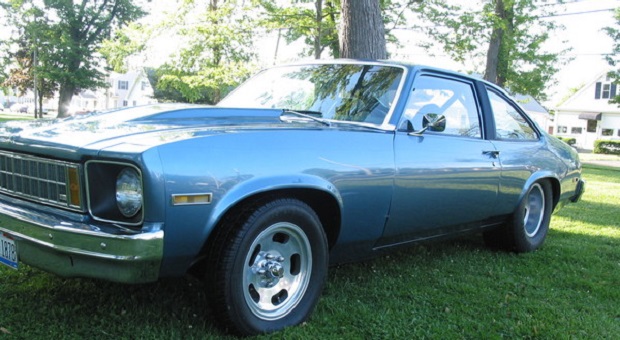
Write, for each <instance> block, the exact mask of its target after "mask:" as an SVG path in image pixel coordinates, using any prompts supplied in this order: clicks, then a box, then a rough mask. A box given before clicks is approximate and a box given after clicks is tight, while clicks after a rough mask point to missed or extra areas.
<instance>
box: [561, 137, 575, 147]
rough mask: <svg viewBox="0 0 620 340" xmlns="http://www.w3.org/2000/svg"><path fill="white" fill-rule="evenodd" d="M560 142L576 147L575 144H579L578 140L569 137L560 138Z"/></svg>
mask: <svg viewBox="0 0 620 340" xmlns="http://www.w3.org/2000/svg"><path fill="white" fill-rule="evenodd" d="M558 139H559V140H561V141H562V142H564V143H566V144H568V145H570V146H573V145H575V143H577V140H576V139H575V138H569V137H558Z"/></svg>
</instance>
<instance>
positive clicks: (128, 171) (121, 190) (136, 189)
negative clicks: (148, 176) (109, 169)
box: [116, 168, 142, 218]
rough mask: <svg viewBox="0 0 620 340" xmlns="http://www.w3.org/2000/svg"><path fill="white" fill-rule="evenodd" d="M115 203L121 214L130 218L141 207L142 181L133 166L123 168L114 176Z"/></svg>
mask: <svg viewBox="0 0 620 340" xmlns="http://www.w3.org/2000/svg"><path fill="white" fill-rule="evenodd" d="M116 205H117V206H118V210H120V212H121V214H123V216H125V217H127V218H130V217H133V216H135V215H136V214H137V213H138V211H140V209H142V181H141V180H140V174H138V172H137V171H136V170H135V169H133V168H125V169H123V171H121V172H120V173H119V174H118V177H117V178H116Z"/></svg>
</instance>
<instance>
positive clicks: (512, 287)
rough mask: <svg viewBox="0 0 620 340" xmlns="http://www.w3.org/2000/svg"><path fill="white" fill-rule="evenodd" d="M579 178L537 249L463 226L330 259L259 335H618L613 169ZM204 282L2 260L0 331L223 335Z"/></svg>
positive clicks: (618, 184) (618, 173)
mask: <svg viewBox="0 0 620 340" xmlns="http://www.w3.org/2000/svg"><path fill="white" fill-rule="evenodd" d="M585 177H586V179H587V181H588V187H587V192H586V194H585V195H584V197H583V200H582V201H581V202H580V203H578V204H573V205H569V206H567V207H565V208H564V209H563V210H562V211H560V212H559V213H558V214H556V215H554V217H553V219H552V221H551V228H552V229H551V231H550V234H549V236H548V238H547V241H546V243H545V246H544V247H543V248H542V249H540V250H539V251H537V252H535V253H531V254H525V255H516V254H512V253H504V252H497V251H491V250H488V249H487V248H485V247H484V246H483V244H482V241H481V237H479V236H476V235H473V236H470V237H466V238H461V239H458V240H453V241H447V242H441V243H439V242H437V243H431V244H426V245H422V246H416V247H412V248H409V249H407V250H404V251H400V252H395V253H390V254H388V255H385V256H382V257H380V258H377V259H375V260H372V261H367V262H363V263H358V264H351V265H346V266H342V267H335V268H331V270H330V274H329V279H328V282H327V286H326V289H325V291H324V293H323V297H322V298H321V301H320V302H319V305H318V307H317V310H316V311H315V313H314V314H313V316H312V318H311V319H310V320H309V321H308V322H307V323H305V324H303V325H301V326H299V327H293V328H290V329H286V330H284V331H283V332H280V333H276V334H274V335H271V336H264V337H259V338H269V337H275V338H287V339H289V338H293V339H301V338H308V339H311V338H312V339H314V338H318V337H321V338H331V339H350V338H354V339H370V338H372V339H378V338H384V339H392V338H437V339H454V338H468V339H472V338H473V339H478V338H484V339H499V338H542V339H558V338H561V339H572V338H575V339H613V338H618V335H619V334H620V307H619V305H620V218H619V216H620V170H618V169H605V168H600V167H596V168H594V167H588V168H586V169H585ZM203 288H204V287H203V285H202V284H201V283H200V282H199V281H196V280H194V279H191V278H183V279H169V280H163V281H161V282H158V283H155V284H147V285H134V286H128V285H120V284H114V283H108V282H103V281H96V280H89V279H63V278H59V277H56V276H53V275H50V274H46V273H44V272H41V271H39V270H37V269H33V268H30V267H27V266H25V265H22V266H21V267H20V270H19V271H15V270H12V269H10V268H0V338H1V337H4V338H7V339H10V338H19V339H21V338H28V339H43V338H46V339H48V338H49V339H57V338H63V339H84V338H95V337H96V338H99V339H107V338H114V339H122V338H126V339H181V338H182V339H204V338H227V336H226V335H225V334H223V333H221V332H220V331H219V330H218V329H216V328H215V326H214V324H213V323H212V322H211V321H210V319H211V316H210V315H209V311H208V309H207V308H206V305H207V301H206V300H205V295H204V293H203ZM3 333H4V336H3V335H2V334H3Z"/></svg>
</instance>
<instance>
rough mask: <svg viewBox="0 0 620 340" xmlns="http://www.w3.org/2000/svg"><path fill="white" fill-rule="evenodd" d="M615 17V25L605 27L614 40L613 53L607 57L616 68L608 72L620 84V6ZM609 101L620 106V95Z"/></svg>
mask: <svg viewBox="0 0 620 340" xmlns="http://www.w3.org/2000/svg"><path fill="white" fill-rule="evenodd" d="M614 19H615V20H616V24H615V26H613V27H605V28H604V30H605V32H607V35H609V37H611V39H613V41H614V43H613V50H612V53H611V54H609V55H607V56H606V58H605V59H606V60H607V62H608V63H609V65H610V66H611V67H613V68H614V70H612V71H610V72H609V73H608V75H609V77H610V78H611V79H613V82H614V83H616V84H620V8H616V10H615V11H614ZM609 102H610V103H614V104H618V106H620V95H617V96H615V97H614V98H612V99H611V100H610V101H609Z"/></svg>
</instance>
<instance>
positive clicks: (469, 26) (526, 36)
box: [417, 0, 566, 100]
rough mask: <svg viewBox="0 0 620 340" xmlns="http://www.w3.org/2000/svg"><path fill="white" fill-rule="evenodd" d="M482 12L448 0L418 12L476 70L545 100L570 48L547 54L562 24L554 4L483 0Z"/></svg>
mask: <svg viewBox="0 0 620 340" xmlns="http://www.w3.org/2000/svg"><path fill="white" fill-rule="evenodd" d="M479 4H480V7H477V8H481V9H480V10H477V9H473V8H475V7H473V6H471V4H470V5H468V6H467V7H465V6H463V5H457V4H446V2H445V1H439V0H428V1H424V2H422V3H421V4H420V5H419V7H418V8H417V11H418V12H419V13H420V15H421V16H422V17H423V18H424V19H425V20H427V21H428V22H429V23H431V25H430V26H428V27H427V28H426V32H427V33H428V35H429V36H430V37H431V38H432V40H433V42H432V43H427V44H426V47H428V48H430V47H431V46H432V45H433V44H434V43H435V42H438V43H440V44H441V45H442V47H443V50H444V52H445V53H447V54H448V55H450V57H451V58H452V59H454V60H456V61H459V62H462V63H465V64H466V65H467V67H468V68H469V69H470V71H472V72H479V73H484V77H485V79H486V80H489V81H491V82H494V83H496V84H498V85H500V86H503V87H506V88H508V89H509V90H510V91H511V92H513V93H521V94H529V95H532V96H533V97H535V98H537V99H539V100H544V99H546V97H547V93H546V89H547V88H548V87H549V85H550V84H551V83H552V82H553V81H554V80H553V76H554V75H555V74H556V73H557V72H558V70H559V69H558V67H559V66H560V65H561V61H560V56H561V55H562V54H563V53H564V52H566V51H560V52H557V53H550V52H546V51H544V49H543V45H544V43H545V42H546V41H547V40H548V39H549V37H550V35H551V34H553V32H554V31H555V30H556V29H557V28H558V27H557V26H556V24H555V23H554V22H553V21H550V20H545V19H544V18H545V17H548V16H550V15H552V12H551V10H550V9H547V8H548V7H544V6H540V2H539V1H537V0H479Z"/></svg>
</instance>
